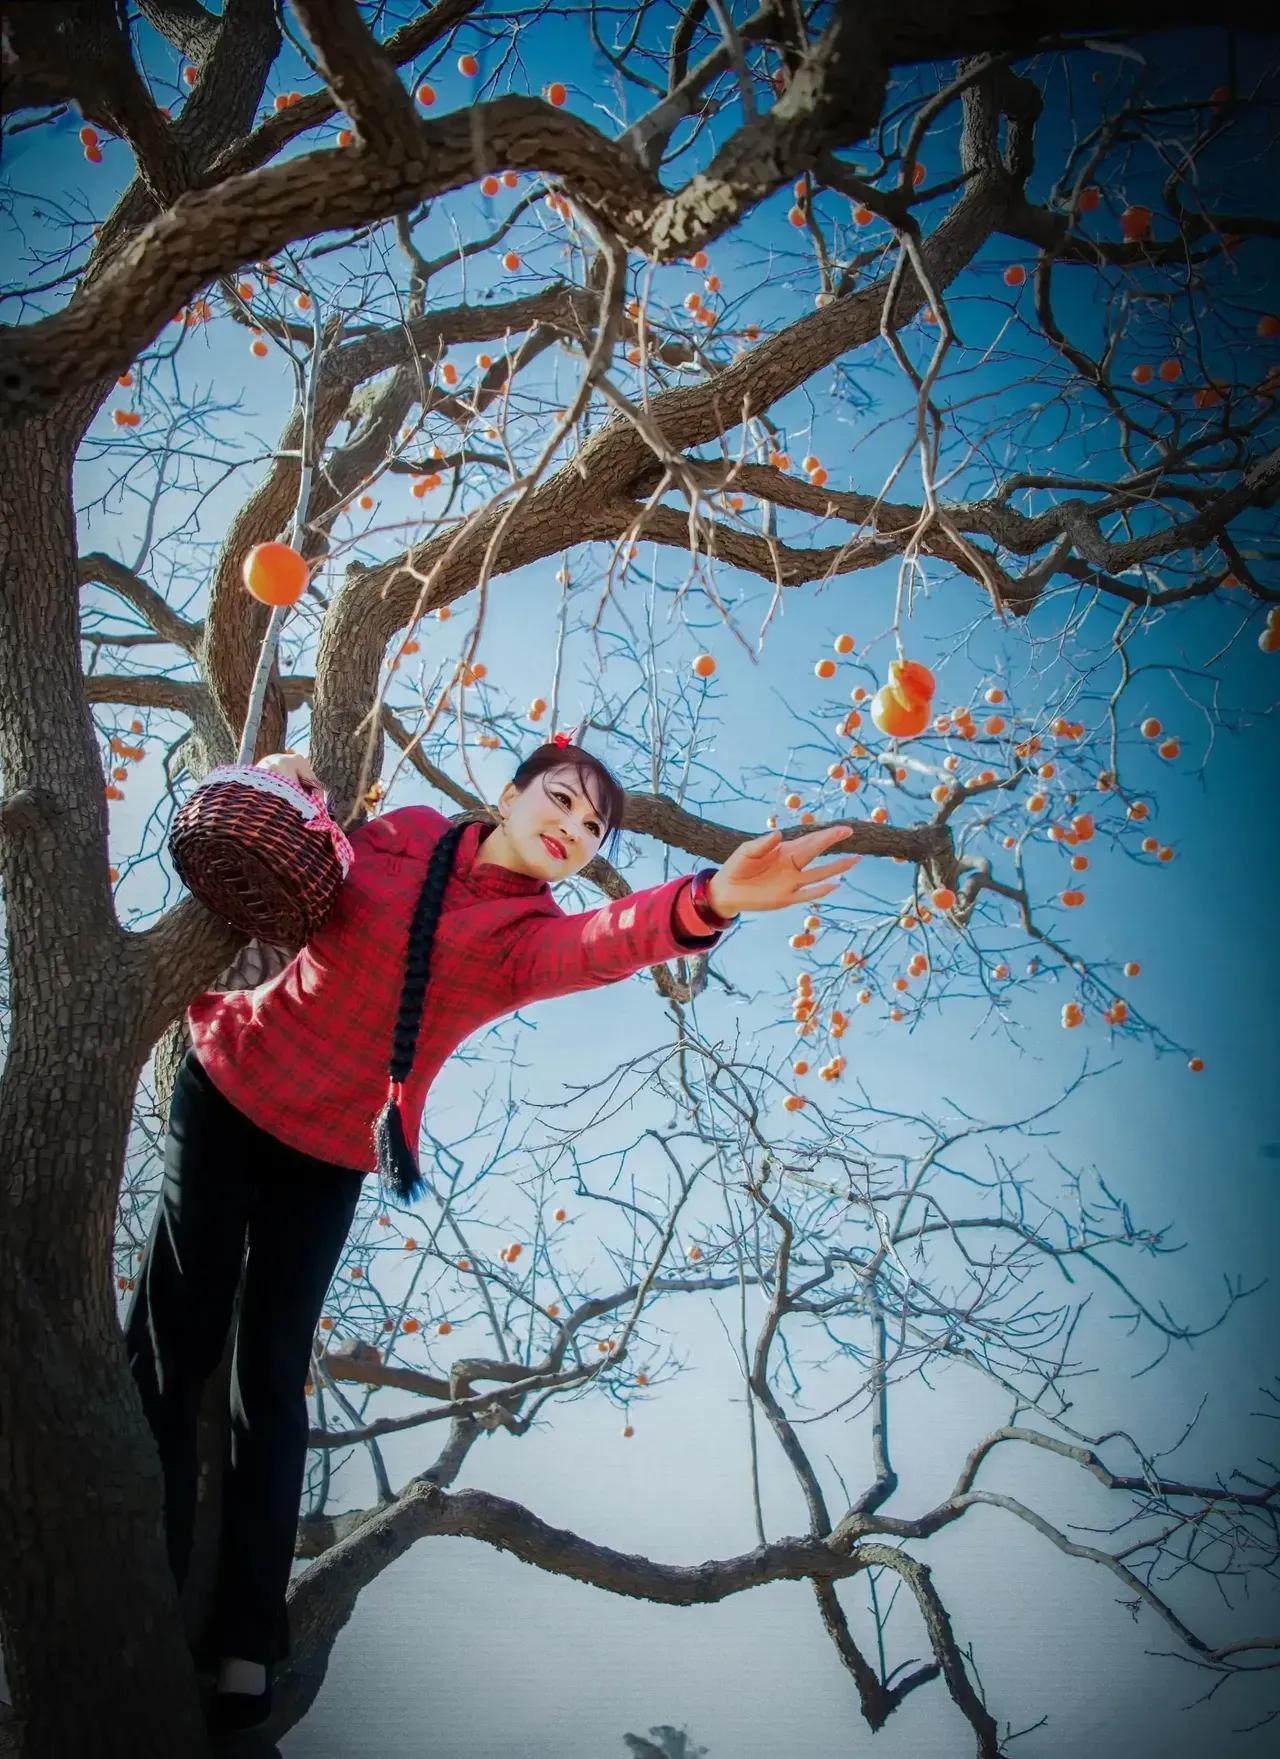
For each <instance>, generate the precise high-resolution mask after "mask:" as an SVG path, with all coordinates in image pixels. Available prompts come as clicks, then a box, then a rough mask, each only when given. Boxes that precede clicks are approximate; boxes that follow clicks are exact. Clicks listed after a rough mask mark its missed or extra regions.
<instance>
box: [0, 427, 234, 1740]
mask: <svg viewBox="0 0 1280 1759" xmlns="http://www.w3.org/2000/svg"><path fill="white" fill-rule="evenodd" d="M80 402H81V403H82V404H83V403H85V402H87V400H86V399H81V400H80ZM85 414H86V409H85V408H83V407H78V406H76V405H75V404H73V405H72V406H64V407H63V408H62V409H60V410H59V411H58V412H56V414H55V415H53V416H50V417H47V418H45V419H44V420H42V421H41V422H38V423H29V424H27V425H26V426H25V427H23V428H20V429H18V430H17V431H16V432H15V431H13V430H10V431H9V432H8V433H6V434H3V435H0V766H2V773H3V781H4V791H5V794H6V796H7V797H9V798H12V797H13V796H14V795H15V794H26V795H28V796H29V797H30V798H31V799H32V800H33V801H34V802H35V805H34V806H33V808H32V809H31V810H29V811H26V812H24V813H22V814H21V815H17V816H16V817H13V818H12V819H9V818H8V816H7V815H6V822H5V823H4V824H3V827H2V828H0V877H2V879H3V884H4V894H5V904H6V911H7V918H8V921H7V928H8V937H9V947H10V966H11V982H12V992H11V1003H12V1019H11V1032H10V1043H9V1055H8V1061H7V1063H6V1066H5V1070H4V1074H3V1077H2V1078H0V1181H2V1182H0V1195H2V1196H3V1202H4V1213H3V1219H2V1220H0V1484H3V1485H4V1495H3V1496H2V1497H0V1556H3V1558H4V1560H5V1567H4V1569H3V1571H0V1642H3V1646H4V1654H5V1664H6V1668H7V1671H8V1675H9V1680H10V1685H11V1688H12V1694H13V1702H14V1708H15V1712H16V1722H17V1727H18V1731H19V1734H20V1738H21V1741H22V1750H23V1752H24V1753H25V1754H27V1755H29V1756H30V1759H61V1756H62V1755H66V1754H71V1753H86V1754H87V1753H93V1754H95V1755H100V1756H101V1759H116V1756H117V1755H119V1759H125V1755H126V1754H131V1755H136V1754H138V1753H198V1752H201V1751H203V1750H204V1744H205V1736H204V1728H203V1723H202V1720H201V1716H200V1707H199V1699H198V1695H197V1690H196V1681H195V1675H194V1672H193V1669H192V1666H191V1658H190V1654H189V1651H188V1650H187V1646H186V1643H185V1641H184V1638H183V1629H182V1621H181V1618H180V1616H179V1606H178V1597H177V1593H176V1591H175V1588H174V1585H173V1580H172V1577H171V1576H170V1573H169V1568H168V1561H167V1558H166V1554H165V1546H164V1535H163V1522H162V1487H161V1473H160V1465H159V1461H158V1459H157V1457H156V1453H155V1449H154V1446H153V1444H152V1441H151V1437H150V1434H149V1432H148V1430H147V1427H146V1423H145V1420H144V1418H143V1414H142V1406H141V1402H140V1400H139V1399H138V1397H137V1392H136V1389H135V1387H134V1385H133V1380H132V1377H131V1375H130V1374H129V1371H128V1363H127V1360H126V1357H125V1350H124V1342H123V1338H122V1336H121V1332H120V1326H119V1323H118V1321H117V1318H116V1311H115V1301H114V1297H113V1294H112V1278H111V1247H112V1235H113V1229H114V1225H115V1212H116V1203H117V1197H118V1191H119V1181H120V1169H121V1166H122V1165H123V1161H124V1154H125V1147H126V1143H127V1140H128V1132H129V1125H130V1118H131V1115H132V1106H133V1099H134V1092H135V1088H136V1085H137V1079H138V1074H139V1070H140V1068H141V1065H142V1062H143V1061H144V1059H145V1055H146V1049H147V1048H148V1047H147V1046H146V1044H145V1042H143V1040H142V1038H141V1037H140V1036H139V1035H137V1033H136V1030H135V1033H134V1035H133V1037H132V1039H131V1035H130V1025H131V1022H133V1021H135V1020H136V1018H137V1013H138V1007H139V1003H140V1000H141V998H140V995H139V994H138V993H137V991H138V984H137V976H136V972H135V970H134V968H133V962H132V961H131V960H129V959H128V957H127V956H126V937H125V936H124V935H123V934H122V932H121V931H120V929H119V927H118V925H117V923H116V920H115V915H114V911H113V909H112V904H111V897H110V890H109V886H108V883H107V873H106V816H105V815H106V801H105V797H104V793H103V781H102V774H101V768H100V763H99V759H98V755H97V750H96V738H95V735H94V729H93V724H92V719H91V717H90V713H89V709H88V705H87V703H86V701H85V696H84V684H83V679H82V676H81V668H80V663H79V640H78V618H79V603H78V601H79V586H78V570H77V566H76V544H75V523H74V514H73V510H72V501H71V461H72V459H73V457H74V455H75V449H76V446H77V444H78V442H79V439H80V434H81V431H82V427H83V419H84V416H85Z"/></svg>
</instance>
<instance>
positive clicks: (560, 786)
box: [499, 764, 605, 881]
mask: <svg viewBox="0 0 1280 1759" xmlns="http://www.w3.org/2000/svg"><path fill="white" fill-rule="evenodd" d="M582 781H583V778H582V777H581V776H580V775H579V774H578V772H577V770H576V769H574V768H573V767H572V765H568V764H564V765H559V766H557V767H556V768H554V769H549V770H543V772H542V774H541V775H539V776H535V777H534V778H533V780H532V781H531V782H530V783H529V785H528V787H527V788H525V789H524V791H523V793H522V792H521V791H520V790H519V789H517V787H516V785H515V783H514V782H508V783H507V785H506V787H505V788H504V789H503V791H502V798H501V800H500V801H499V806H500V808H501V811H502V812H503V814H504V817H503V824H504V827H505V830H506V836H507V843H508V847H509V848H510V850H511V853H512V855H513V856H514V857H515V858H516V859H517V860H518V861H519V863H520V866H521V870H522V871H523V872H525V873H530V874H533V875H534V876H535V877H536V878H538V879H545V880H548V881H555V880H562V879H569V878H571V877H572V876H573V875H574V874H575V873H580V872H581V871H582V869H583V868H584V867H585V866H586V865H587V863H588V862H589V861H590V860H591V859H592V858H593V857H594V856H595V854H596V853H597V851H598V850H599V848H600V845H601V843H602V842H603V841H604V834H605V823H604V819H603V817H602V815H601V814H600V813H599V812H598V811H597V810H596V808H595V806H593V805H592V803H591V800H590V798H589V797H588V796H587V795H586V794H584V793H583V792H582ZM553 845H558V847H553Z"/></svg>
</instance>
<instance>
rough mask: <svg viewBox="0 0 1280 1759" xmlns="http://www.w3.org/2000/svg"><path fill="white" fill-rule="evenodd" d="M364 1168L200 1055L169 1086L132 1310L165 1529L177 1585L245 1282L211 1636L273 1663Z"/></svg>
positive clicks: (130, 1343)
mask: <svg viewBox="0 0 1280 1759" xmlns="http://www.w3.org/2000/svg"><path fill="white" fill-rule="evenodd" d="M362 1182H363V1174H362V1173H360V1172H359V1171H355V1170H353V1169H351V1168H349V1167H340V1166H333V1165H331V1164H329V1163H328V1162H327V1161H321V1160H315V1159H313V1158H312V1157H311V1156H309V1155H305V1154H302V1153H300V1152H299V1151H298V1150H297V1149H294V1148H290V1147H288V1146H287V1145H286V1144H285V1143H283V1142H278V1141H277V1140H276V1139H275V1137H274V1136H270V1135H268V1133H267V1132H266V1131H265V1130H262V1129H260V1128H259V1127H258V1126H257V1125H256V1124H253V1123H251V1122H250V1120H249V1119H248V1118H246V1117H245V1116H244V1114H243V1112H240V1111H238V1110H237V1109H236V1107H235V1106H233V1105H232V1104H231V1102H230V1101H229V1100H228V1099H226V1098H225V1097H224V1096H223V1095H222V1094H221V1093H220V1092H219V1091H218V1089H217V1088H216V1087H215V1086H214V1084H213V1082H212V1081H211V1080H210V1078H209V1076H208V1075H207V1074H206V1073H205V1071H204V1069H203V1067H202V1066H201V1064H200V1062H199V1060H198V1058H197V1057H196V1055H195V1052H194V1051H188V1052H187V1055H186V1057H185V1058H184V1059H183V1061H182V1064H181V1066H180V1068H179V1071H178V1075H177V1079H176V1081H175V1083H174V1089H173V1100H172V1104H171V1106H170V1111H169V1129H168V1135H167V1137H166V1140H165V1170H164V1183H163V1186H162V1188H161V1193H160V1201H159V1204H158V1205H157V1210H156V1219H155V1225H154V1227H153V1229H152V1232H151V1237H150V1239H149V1240H148V1242H147V1247H146V1252H145V1255H144V1257H143V1262H142V1267H141V1269H140V1271H139V1273H138V1280H137V1287H136V1289H135V1290H134V1294H133V1300H132V1302H131V1304H130V1307H129V1311H128V1314H127V1316H126V1318H125V1322H124V1329H125V1343H126V1346H127V1349H128V1353H129V1366H130V1369H131V1371H132V1373H133V1377H134V1380H135V1381H136V1383H137V1386H138V1390H139V1392H140V1393H141V1395H142V1404H143V1408H144V1410H145V1412H146V1416H147V1422H148V1423H149V1424H150V1426H151V1431H152V1434H153V1435H154V1436H155V1439H156V1445H157V1447H158V1448H159V1451H160V1459H161V1463H162V1465H163V1467H164V1491H165V1537H166V1541H167V1545H168V1551H169V1565H170V1568H171V1569H172V1571H173V1574H174V1578H175V1580H176V1582H177V1583H178V1586H179V1588H181V1586H182V1584H183V1581H184V1580H185V1578H186V1573H187V1568H188V1565H189V1562H190V1556H191V1542H192V1531H193V1527H194V1521H195V1507H196V1431H197V1420H198V1416H199V1411H200V1401H201V1394H202V1392H203V1389H204V1386H205V1383H206V1381H207V1380H208V1378H209V1376H210V1375H211V1374H212V1373H213V1370H214V1369H215V1368H216V1367H217V1365H218V1362H219V1360H220V1359H221V1356H222V1351H223V1346H224V1345H225V1343H226V1338H227V1327H228V1325H229V1324H230V1320H231V1311H232V1307H233V1305H234V1301H235V1294H236V1288H237V1286H238V1284H239V1281H240V1270H241V1264H242V1262H243V1260H244V1251H245V1242H246V1239H247V1241H248V1253H249V1256H248V1263H247V1266H246V1268H245V1288H244V1296H243V1300H242V1302H241V1308H240V1321H239V1325H238V1327H237V1331H236V1339H235V1353H234V1364H233V1367H232V1374H231V1399H230V1405H231V1412H230V1415H231V1427H230V1436H229V1443H228V1451H227V1456H226V1460H225V1463H224V1474H223V1506H222V1538H221V1549H220V1553H219V1563H218V1584H217V1592H216V1598H215V1603H214V1611H213V1616H212V1622H211V1624H210V1626H209V1629H208V1631H207V1632H206V1635H205V1641H204V1646H205V1647H208V1648H209V1649H210V1650H212V1651H213V1652H214V1653H215V1654H220V1655H239V1656H243V1657H244V1658H245V1659H246V1660H248V1661H259V1662H262V1663H264V1664H267V1663H270V1662H273V1661H277V1660H280V1659H282V1658H284V1657H285V1656H287V1655H288V1654H289V1626H288V1618H287V1614H286V1611H285V1596H286V1594H287V1591H288V1586H289V1574H290V1569H291V1567H292V1562H293V1549H294V1538H295V1534H296V1531H297V1523H298V1511H299V1508H300V1505H301V1502H302V1485H303V1478H304V1474H305V1470H306V1454H307V1429H308V1417H307V1403H306V1396H305V1393H304V1390H303V1389H304V1387H305V1384H306V1381H307V1377H308V1374H309V1372H310V1367H311V1348H312V1342H313V1340H314V1338H315V1335H316V1327H317V1324H318V1322H319V1319H320V1314H321V1309H322V1307H323V1304H324V1298H325V1293H326V1291H327V1290H328V1287H329V1283H330V1280H331V1279H332V1277H333V1273H334V1270H335V1268H336V1266H337V1263H338V1260H339V1258H340V1257H341V1256H342V1248H343V1246H344V1244H345V1242H346V1238H347V1233H348V1230H349V1229H350V1226H351V1221H352V1218H353V1216H354V1215H355V1210H356V1204H357V1202H358V1201H359V1197H360V1187H361V1184H362Z"/></svg>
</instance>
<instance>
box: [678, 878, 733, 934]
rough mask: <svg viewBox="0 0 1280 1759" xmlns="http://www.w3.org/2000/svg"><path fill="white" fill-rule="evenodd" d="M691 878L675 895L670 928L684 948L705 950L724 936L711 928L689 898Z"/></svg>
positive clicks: (721, 931) (721, 930)
mask: <svg viewBox="0 0 1280 1759" xmlns="http://www.w3.org/2000/svg"><path fill="white" fill-rule="evenodd" d="M692 886H693V876H692V875H689V876H688V878H687V879H686V882H685V884H684V885H682V886H681V887H680V889H679V891H678V892H677V893H676V897H675V903H674V904H673V905H672V909H671V928H672V932H673V933H674V935H675V937H676V939H677V940H679V941H681V942H683V943H684V945H686V946H691V947H697V948H699V949H707V948H710V947H714V946H716V945H717V944H718V942H719V941H720V938H721V936H722V935H723V934H724V930H723V929H722V928H712V927H711V926H710V924H709V923H708V922H707V921H706V919H705V918H704V917H703V915H702V913H701V912H700V911H699V909H698V907H697V905H696V904H695V903H694V902H693V899H692V898H691V896H690V891H691V888H692Z"/></svg>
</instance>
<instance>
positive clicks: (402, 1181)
mask: <svg viewBox="0 0 1280 1759" xmlns="http://www.w3.org/2000/svg"><path fill="white" fill-rule="evenodd" d="M470 822H471V817H470V816H468V817H467V818H464V819H462V820H460V821H459V822H458V823H457V824H452V825H450V827H449V829H448V830H447V831H445V833H444V834H443V836H441V837H440V838H439V840H438V841H437V843H436V846H435V848H434V849H433V850H432V851H431V859H430V861H429V862H428V863H427V877H426V879H424V880H423V882H422V890H421V891H420V892H419V893H418V901H417V903H416V904H415V905H414V910H413V920H412V922H411V923H410V924H409V950H408V953H407V955H406V958H405V970H404V982H403V984H402V986H401V989H400V1009H399V1012H398V1013H397V1015H396V1029H395V1035H394V1038H393V1040H392V1047H391V1063H390V1068H389V1071H388V1073H389V1075H390V1086H389V1090H388V1098H387V1103H386V1105H385V1106H384V1107H383V1109H382V1112H381V1114H380V1115H379V1117H378V1121H377V1123H376V1124H375V1125H374V1140H375V1143H376V1145H377V1151H378V1172H379V1175H380V1176H381V1178H382V1180H383V1182H384V1184H387V1185H390V1187H391V1189H392V1190H393V1191H394V1192H395V1194H396V1196H397V1197H400V1198H402V1199H403V1200H404V1201H405V1202H406V1203H410V1202H413V1201H414V1200H415V1199H417V1198H419V1197H421V1196H422V1195H423V1194H424V1192H425V1191H426V1188H427V1187H426V1184H425V1182H424V1180H423V1178H422V1175H421V1173H420V1172H419V1171H418V1166H417V1162H416V1160H415V1158H414V1155H413V1153H412V1151H411V1150H410V1147H409V1143H408V1140H407V1138H406V1137H405V1133H404V1119H403V1117H402V1116H401V1113H400V1095H399V1083H400V1082H402V1081H407V1080H408V1078H409V1072H410V1070H411V1069H412V1068H413V1059H414V1057H415V1055H416V1054H417V1049H418V1034H419V1032H420V1031H421V1030H422V1005H423V1002H424V1001H425V1000H426V994H427V983H428V980H429V978H430V976H431V952H432V948H433V947H434V945H435V938H436V927H437V925H438V923H439V921H440V912H441V910H442V908H443V907H444V894H445V888H446V886H447V885H448V883H449V875H450V872H451V871H452V869H453V858H454V854H455V852H456V850H457V847H458V844H459V843H460V842H461V840H462V833H463V832H464V831H465V830H466V828H467V825H468V824H469V823H470Z"/></svg>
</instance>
